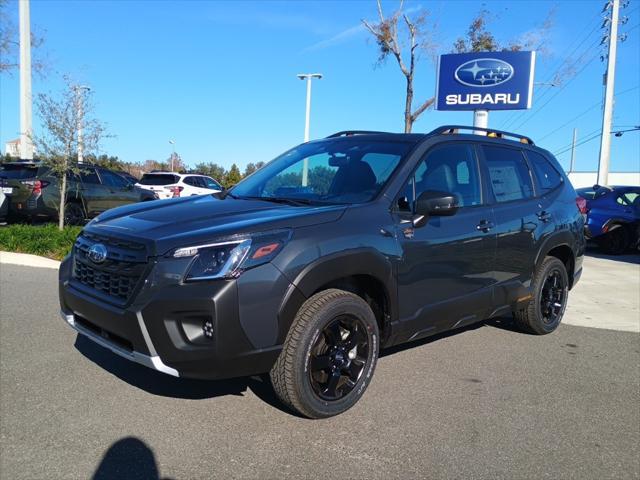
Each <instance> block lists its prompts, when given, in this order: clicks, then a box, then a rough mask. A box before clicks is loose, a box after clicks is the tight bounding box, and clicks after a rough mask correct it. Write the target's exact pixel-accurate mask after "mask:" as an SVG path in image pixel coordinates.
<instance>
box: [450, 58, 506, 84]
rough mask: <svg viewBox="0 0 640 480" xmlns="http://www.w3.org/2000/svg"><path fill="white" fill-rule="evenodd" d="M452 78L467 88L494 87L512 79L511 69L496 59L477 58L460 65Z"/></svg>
mask: <svg viewBox="0 0 640 480" xmlns="http://www.w3.org/2000/svg"><path fill="white" fill-rule="evenodd" d="M454 76H455V77H456V80H457V81H458V82H460V83H461V84H463V85H467V86H469V87H494V86H496V85H500V84H502V83H505V82H507V81H509V80H510V79H511V77H513V67H512V66H511V65H510V64H508V63H507V62H505V61H503V60H498V59H497V58H478V59H476V60H469V61H468V62H465V63H463V64H462V65H460V66H459V67H458V68H456V71H455V73H454Z"/></svg>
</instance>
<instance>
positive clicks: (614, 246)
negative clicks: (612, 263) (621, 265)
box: [598, 226, 630, 255]
mask: <svg viewBox="0 0 640 480" xmlns="http://www.w3.org/2000/svg"><path fill="white" fill-rule="evenodd" d="M629 240H630V239H629V232H628V231H627V229H626V228H625V227H624V226H619V227H617V228H615V229H613V230H610V231H609V232H607V233H605V234H604V235H603V236H602V237H600V238H599V239H598V244H599V245H600V248H601V249H602V251H603V252H604V253H607V254H609V255H620V254H622V253H624V252H625V251H626V250H627V248H628V247H629Z"/></svg>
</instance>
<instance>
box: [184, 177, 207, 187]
mask: <svg viewBox="0 0 640 480" xmlns="http://www.w3.org/2000/svg"><path fill="white" fill-rule="evenodd" d="M182 182H183V183H186V184H187V185H191V186H192V187H196V188H203V185H202V184H201V183H200V178H199V177H185V178H184V179H183V180H182Z"/></svg>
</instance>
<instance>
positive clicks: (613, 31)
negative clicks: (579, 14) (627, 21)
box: [597, 0, 620, 185]
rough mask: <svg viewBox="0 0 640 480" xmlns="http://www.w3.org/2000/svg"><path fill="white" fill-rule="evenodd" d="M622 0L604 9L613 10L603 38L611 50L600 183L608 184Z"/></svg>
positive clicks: (603, 124) (608, 63)
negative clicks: (619, 13)
mask: <svg viewBox="0 0 640 480" xmlns="http://www.w3.org/2000/svg"><path fill="white" fill-rule="evenodd" d="M619 9H620V0H610V1H609V2H607V4H606V5H605V8H604V11H608V10H611V17H607V19H605V25H606V23H607V20H608V21H609V36H608V38H607V37H606V36H605V37H604V38H603V42H602V43H604V42H605V41H607V40H608V42H609V52H608V57H607V71H606V73H605V74H604V76H605V78H604V80H605V94H604V110H603V112H602V135H601V137H600V158H599V160H598V179H597V184H598V185H607V183H608V180H609V163H610V155H611V118H612V116H613V91H614V86H615V74H616V48H617V44H618V12H619Z"/></svg>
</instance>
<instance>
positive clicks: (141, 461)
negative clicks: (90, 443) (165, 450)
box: [91, 437, 170, 480]
mask: <svg viewBox="0 0 640 480" xmlns="http://www.w3.org/2000/svg"><path fill="white" fill-rule="evenodd" d="M114 478H130V479H136V480H161V479H160V473H159V472H158V464H157V463H156V457H155V455H154V454H153V450H151V448H149V447H148V446H147V445H146V444H145V443H144V442H143V441H142V440H139V439H138V438H135V437H125V438H121V439H120V440H118V441H117V442H115V443H114V444H113V445H111V446H110V447H109V450H107V452H106V453H105V454H104V456H103V457H102V460H101V461H100V465H98V468H97V469H96V471H95V472H94V474H93V476H92V477H91V479H92V480H111V479H114ZM162 480H170V479H169V478H167V477H163V478H162Z"/></svg>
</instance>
